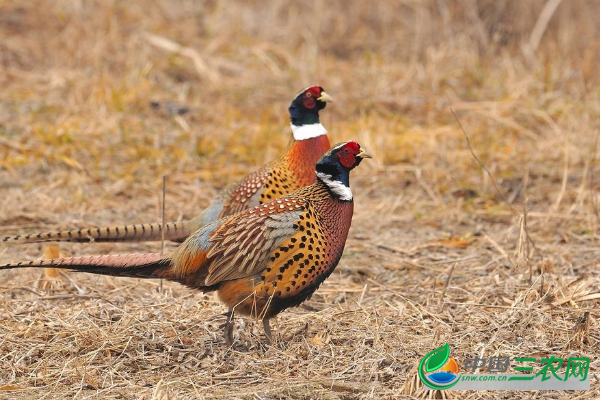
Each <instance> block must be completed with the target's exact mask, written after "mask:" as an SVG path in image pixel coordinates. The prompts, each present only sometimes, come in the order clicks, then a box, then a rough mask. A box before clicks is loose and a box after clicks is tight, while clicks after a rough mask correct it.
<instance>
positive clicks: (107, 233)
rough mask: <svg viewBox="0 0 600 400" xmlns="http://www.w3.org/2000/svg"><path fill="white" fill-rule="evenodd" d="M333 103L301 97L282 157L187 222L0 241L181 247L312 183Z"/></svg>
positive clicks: (312, 94) (316, 94)
mask: <svg viewBox="0 0 600 400" xmlns="http://www.w3.org/2000/svg"><path fill="white" fill-rule="evenodd" d="M331 101H333V99H332V98H331V96H329V95H328V94H327V93H325V91H324V90H323V88H322V87H320V86H311V87H308V88H306V89H304V90H303V91H302V92H300V93H299V94H298V95H297V96H296V98H294V100H293V101H292V104H291V105H290V107H289V113H290V119H291V128H292V135H293V142H292V144H291V145H290V146H289V147H288V149H287V152H286V153H285V154H284V155H282V156H281V157H279V158H278V159H276V160H274V161H273V162H271V163H269V164H267V165H265V166H264V167H262V168H261V169H259V170H257V171H255V172H253V173H251V174H250V175H247V176H246V177H245V178H243V179H242V180H241V181H239V182H238V183H236V184H234V185H232V186H230V187H228V188H227V189H225V190H224V191H223V192H221V193H220V194H219V195H218V196H217V197H216V198H215V199H214V200H213V201H212V202H211V204H210V205H209V206H208V208H206V209H205V210H204V211H203V212H202V213H201V214H200V215H198V216H197V217H196V218H193V219H191V220H188V221H182V222H168V223H165V224H164V227H163V224H161V223H152V224H137V225H123V226H113V227H103V228H89V229H85V228H83V229H74V230H69V231H60V232H47V233H37V234H27V235H19V236H7V237H5V238H3V239H2V240H1V241H0V242H4V243H6V244H24V243H35V242H54V241H65V242H91V241H94V242H141V241H159V240H162V239H163V234H162V230H163V229H164V231H165V232H164V239H165V240H172V241H175V242H182V241H183V240H185V238H187V237H188V236H189V235H190V234H192V233H193V232H195V231H196V230H198V229H199V228H200V227H202V226H204V225H206V224H209V223H211V222H213V221H216V220H218V219H220V218H223V217H227V216H229V215H233V214H235V213H238V212H240V211H243V210H245V209H247V208H250V207H253V206H256V205H258V204H263V203H265V202H268V201H270V200H273V199H277V198H279V197H282V196H285V195H287V194H288V193H290V192H292V191H294V190H296V189H298V188H301V187H304V186H308V185H310V184H312V183H314V182H315V179H316V177H315V171H314V165H315V163H316V162H317V161H318V160H319V159H320V158H321V156H323V154H324V153H325V152H326V151H327V150H328V149H329V147H330V146H331V145H330V143H329V138H328V137H327V131H326V130H325V128H324V127H323V125H322V124H321V123H320V120H319V111H321V110H322V109H324V108H325V107H326V105H327V103H328V102H331Z"/></svg>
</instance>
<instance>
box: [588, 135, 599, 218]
mask: <svg viewBox="0 0 600 400" xmlns="http://www.w3.org/2000/svg"><path fill="white" fill-rule="evenodd" d="M599 132H600V131H596V135H595V136H594V150H593V152H592V162H591V164H592V165H591V167H590V193H591V195H592V209H593V210H594V215H595V216H596V223H597V224H600V213H599V212H598V201H597V198H596V193H595V192H594V171H595V170H596V168H595V166H596V152H597V150H598V133H599Z"/></svg>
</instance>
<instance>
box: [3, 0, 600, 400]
mask: <svg viewBox="0 0 600 400" xmlns="http://www.w3.org/2000/svg"><path fill="white" fill-rule="evenodd" d="M553 3H554V4H556V3H557V2H555V1H553V0H549V1H547V2H546V1H539V0H536V1H528V2H498V1H492V0H489V1H488V0H480V1H462V2H459V1H433V0H431V1H423V2H415V1H407V0H403V1H379V2H366V1H362V0H352V1H342V0H329V1H326V2H325V1H315V2H301V1H293V2H287V1H277V0H273V1H269V2H265V1H255V0H248V1H230V2H216V1H195V2H192V1H186V0H178V1H174V0H170V1H167V0H154V1H138V2H135V3H133V2H117V1H110V0H107V1H104V0H103V1H76V0H69V1H67V0H58V1H50V0H47V1H43V0H40V1H35V2H22V1H19V0H4V1H0V87H2V90H0V198H1V200H0V225H1V226H0V236H3V235H9V234H10V235H12V234H17V233H23V232H36V231H40V230H41V231H45V230H55V229H66V228H73V227H87V226H90V225H92V226H98V225H105V224H112V223H126V222H127V223H134V222H141V221H146V222H149V221H158V220H159V219H160V199H161V181H162V176H163V175H165V174H166V175H168V184H167V203H166V216H167V219H178V218H181V217H189V216H193V215H194V213H195V212H197V211H198V210H200V209H202V207H204V206H205V205H207V204H208V202H209V200H210V199H211V198H212V196H214V194H215V193H216V191H217V190H219V189H221V188H223V187H224V186H225V185H226V184H227V183H230V182H233V181H235V180H236V179H237V178H239V177H241V176H243V175H244V174H245V173H247V172H248V171H250V170H252V169H253V168H256V167H257V166H258V165H260V164H263V163H264V162H266V161H267V160H270V159H272V158H273V157H274V156H275V155H276V154H277V153H279V152H281V151H282V150H283V149H284V148H285V145H286V143H287V141H288V137H289V132H288V127H287V111H286V110H287V106H288V103H289V101H290V100H291V99H292V96H293V95H294V93H296V92H297V91H298V90H300V89H301V88H303V87H304V86H307V85H309V84H314V83H319V84H321V85H323V86H324V87H325V88H326V90H327V91H328V92H329V93H330V94H331V95H332V96H334V97H335V99H336V102H335V103H334V104H332V105H331V106H330V107H328V108H327V110H325V111H324V113H323V117H324V118H323V122H324V124H325V125H326V126H327V128H328V129H329V130H330V132H331V136H332V137H333V140H334V141H341V140H348V139H356V140H358V141H359V142H360V143H361V144H362V145H363V146H364V147H365V148H367V149H368V150H369V151H370V152H372V153H373V154H374V156H375V159H374V160H370V162H364V163H363V164H362V165H361V167H360V168H359V169H358V170H357V171H355V173H354V176H353V180H352V185H353V190H354V193H355V198H356V213H355V216H354V221H353V228H352V230H351V233H350V238H349V240H348V243H347V250H346V252H345V254H344V257H343V259H342V261H341V262H340V265H339V266H338V268H337V270H336V271H335V273H334V274H333V275H332V276H331V277H330V278H329V279H328V280H327V281H326V282H325V284H324V285H323V286H322V288H321V289H320V290H319V291H318V292H317V293H316V294H315V295H314V296H313V298H312V299H311V300H310V301H308V302H306V303H305V304H304V305H303V306H301V307H299V308H297V309H293V310H289V311H286V312H284V313H283V314H281V315H280V317H279V318H278V320H277V322H276V323H275V327H276V332H277V337H278V343H277V345H276V346H274V347H267V346H265V345H263V342H264V341H263V337H262V331H261V329H260V324H258V323H256V322H254V321H251V320H246V319H238V320H237V323H238V327H237V330H236V335H238V336H237V339H238V340H237V342H236V344H235V345H234V346H233V348H228V347H227V346H226V345H225V344H224V342H223V340H222V338H221V333H220V329H219V327H218V326H219V324H221V323H222V322H223V320H222V319H221V318H219V317H218V314H219V313H222V312H224V311H225V309H224V308H223V307H222V306H221V305H220V304H219V303H218V301H216V299H215V298H213V297H212V296H204V295H202V294H201V293H198V292H194V291H191V290H188V289H185V288H183V287H181V286H179V285H176V284H173V285H171V284H164V285H163V287H162V290H160V283H159V282H157V281H138V280H135V279H112V278H107V277H97V276H87V275H84V274H73V273H68V274H64V275H61V276H60V277H59V278H58V279H57V280H54V281H52V282H51V284H47V283H45V282H40V281H39V278H40V276H41V274H42V273H41V271H39V270H35V271H33V270H23V271H15V270H13V271H2V272H1V273H0V277H1V278H2V280H1V282H0V294H1V297H0V318H1V320H0V398H2V399H4V398H10V399H13V398H19V399H20V398H22V399H31V398H48V399H60V398H77V399H85V398H102V399H105V398H124V399H150V398H151V399H186V398H239V399H284V398H294V399H308V398H323V399H337V398H341V399H353V398H375V399H378V398H401V397H406V398H408V397H413V396H440V395H442V394H441V393H439V392H437V393H436V392H423V390H422V386H421V384H420V383H418V382H417V381H416V373H415V367H416V364H417V363H418V362H419V361H420V359H421V357H423V356H424V355H425V354H426V353H427V352H429V351H431V350H432V349H434V348H435V347H438V346H440V345H442V344H444V343H446V342H448V343H449V344H450V346H451V355H452V356H453V357H454V358H456V359H457V360H459V363H461V360H465V359H466V358H467V357H473V356H475V355H484V356H486V357H490V356H511V357H515V356H536V357H537V358H541V357H543V356H547V355H554V356H557V357H563V358H567V357H570V356H589V357H592V366H591V370H590V373H591V375H592V377H591V382H592V383H591V385H592V390H591V391H589V392H581V393H561V392H539V393H538V392H487V393H486V392H478V393H474V392H473V393H470V392H463V393H460V392H444V393H443V395H445V396H448V397H453V398H466V397H468V398H496V397H501V398H506V399H509V398H510V399H513V398H514V399H517V398H518V399H521V398H541V397H553V398H565V399H566V398H581V399H594V398H598V397H600V380H599V379H600V350H598V349H599V348H600V334H599V333H598V326H599V322H598V321H599V312H600V270H599V268H598V253H600V247H599V246H598V242H599V240H600V236H599V235H598V228H599V227H600V205H598V201H599V200H600V199H598V195H597V191H598V188H599V186H600V178H599V177H598V175H599V174H600V168H599V165H598V164H599V161H598V158H599V156H597V151H596V147H597V145H596V144H597V141H598V132H599V129H600V123H599V113H600V75H599V74H598V65H599V62H600V40H599V39H598V38H599V37H600V25H599V24H598V18H597V17H598V15H600V3H599V2H597V1H577V0H572V1H568V2H563V3H561V4H560V5H559V7H558V9H557V11H556V12H555V13H554V15H551V13H550V14H549V15H551V19H550V20H549V23H547V24H546V23H544V21H543V20H544V18H543V15H544V14H545V13H544V12H542V9H543V7H544V6H545V5H546V6H548V7H550V6H551V5H552V4H553ZM537 22H539V23H537ZM536 23H537V24H536ZM152 35H154V36H152ZM538 38H540V40H538ZM167 40H168V41H172V42H173V43H171V42H168V41H167ZM177 49H179V51H174V50H177ZM150 101H161V102H164V101H176V102H179V103H181V104H183V105H185V106H188V107H190V108H191V112H190V113H189V114H187V115H184V116H174V115H172V113H170V112H169V111H166V112H165V111H164V108H163V109H161V110H159V112H156V111H155V110H153V109H152V107H151V106H150V104H149V102H150ZM161 104H164V103H161ZM450 109H453V110H454V111H455V112H456V114H457V116H458V118H459V119H460V121H461V123H462V124H463V126H464V128H465V131H466V133H467V134H468V135H469V137H470V140H471V146H472V151H473V152H474V153H475V154H476V155H477V156H478V157H479V158H480V159H481V161H482V162H483V164H484V165H485V166H486V168H487V169H488V170H489V173H486V172H485V171H484V170H483V169H482V167H481V166H480V165H479V164H478V163H477V161H476V159H475V158H474V156H473V154H471V149H470V148H469V146H468V143H467V140H466V138H465V135H464V134H463V132H462V131H461V130H460V128H459V126H458V124H457V122H456V120H455V119H454V117H453V116H452V113H451V111H450ZM525 215H526V218H525ZM42 248H43V246H41V245H33V246H21V247H6V246H4V247H0V262H8V261H18V260H25V259H35V258H39V257H41V256H42V254H43V250H42ZM61 250H62V251H63V252H64V253H66V254H72V255H75V254H99V253H102V254H104V253H122V252H145V251H160V243H151V244H144V243H142V244H134V245H97V244H90V245H61ZM449 276H450V279H449ZM446 285H447V288H446V287H445V286H446ZM586 312H589V314H586ZM585 315H588V318H587V320H586V322H585V323H582V322H581V320H582V318H584V316H585ZM461 367H462V365H461Z"/></svg>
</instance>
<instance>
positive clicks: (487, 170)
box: [450, 108, 544, 262]
mask: <svg viewBox="0 0 600 400" xmlns="http://www.w3.org/2000/svg"><path fill="white" fill-rule="evenodd" d="M450 112H452V115H454V119H456V122H457V123H458V126H460V129H461V130H462V132H463V134H464V135H465V138H466V140H467V146H469V151H470V152H471V155H472V156H473V158H475V161H477V163H478V164H479V166H481V168H483V170H484V171H485V172H486V174H487V175H488V177H489V178H490V180H491V181H492V184H493V185H494V188H496V191H497V192H498V194H500V196H501V197H502V199H503V200H504V202H505V203H506V205H507V206H508V207H509V208H510V210H511V211H512V213H513V215H514V216H515V217H517V219H520V218H522V216H521V214H520V213H519V212H517V210H515V208H514V207H513V206H512V205H511V204H510V202H509V201H508V199H507V198H506V196H505V195H504V193H502V191H501V190H500V187H499V186H498V184H497V183H496V180H495V179H494V177H493V176H492V173H491V172H490V170H489V169H487V167H486V166H485V165H484V164H483V162H482V161H481V160H480V159H479V157H477V154H475V151H474V150H473V146H471V140H470V139H469V135H468V134H467V131H465V128H464V127H463V125H462V124H461V122H460V120H459V119H458V115H456V113H455V112H454V110H453V109H452V108H450ZM525 234H526V235H527V240H528V241H530V242H531V245H532V246H533V248H534V250H535V251H536V252H537V253H538V254H539V256H540V257H541V258H542V262H544V256H543V255H542V253H541V252H540V250H539V249H538V247H537V246H536V244H535V242H534V240H533V239H532V238H531V235H530V234H529V230H527V229H525Z"/></svg>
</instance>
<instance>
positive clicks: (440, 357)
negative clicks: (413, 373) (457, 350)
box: [419, 343, 458, 390]
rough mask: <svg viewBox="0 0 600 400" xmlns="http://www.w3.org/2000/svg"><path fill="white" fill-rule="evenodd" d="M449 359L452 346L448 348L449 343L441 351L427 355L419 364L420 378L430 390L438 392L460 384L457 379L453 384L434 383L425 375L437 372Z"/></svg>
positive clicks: (434, 351)
mask: <svg viewBox="0 0 600 400" xmlns="http://www.w3.org/2000/svg"><path fill="white" fill-rule="evenodd" d="M449 357H450V346H448V343H446V344H445V345H443V346H442V347H440V348H439V349H435V350H433V351H431V352H429V353H427V355H425V357H423V358H422V359H421V362H420V363H419V378H421V381H422V382H423V383H424V384H425V385H427V386H428V387H429V388H431V389H437V390H444V389H449V388H451V387H452V386H454V385H456V383H457V382H458V379H455V380H454V381H453V382H452V383H449V384H447V385H441V384H439V383H436V382H432V381H431V380H430V379H428V378H427V376H426V375H425V374H428V373H430V372H433V371H435V370H436V369H438V368H441V367H442V366H443V365H444V364H446V362H447V361H448V358H449Z"/></svg>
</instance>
